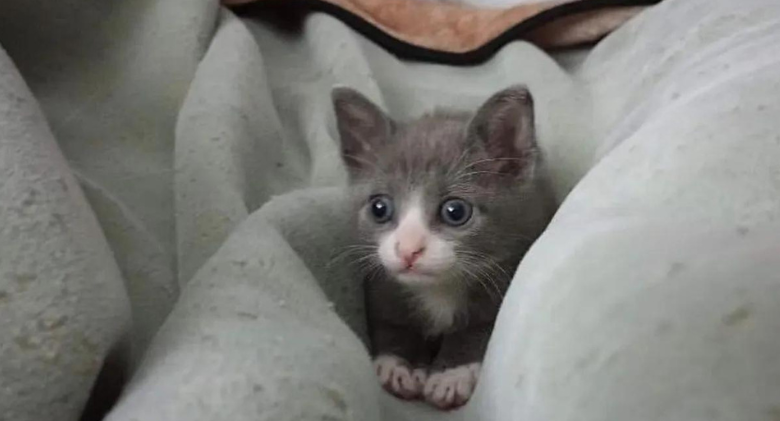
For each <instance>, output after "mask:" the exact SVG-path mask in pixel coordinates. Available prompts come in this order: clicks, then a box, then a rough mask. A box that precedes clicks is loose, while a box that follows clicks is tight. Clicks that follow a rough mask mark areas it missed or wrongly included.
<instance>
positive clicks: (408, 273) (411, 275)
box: [395, 266, 436, 282]
mask: <svg viewBox="0 0 780 421" xmlns="http://www.w3.org/2000/svg"><path fill="white" fill-rule="evenodd" d="M395 276H396V277H397V278H398V279H399V280H401V281H407V282H426V281H428V282H429V281H433V280H435V279H436V274H435V273H433V272H430V271H426V270H421V269H419V268H416V267H414V266H412V267H405V268H401V269H399V270H397V271H396V272H395Z"/></svg>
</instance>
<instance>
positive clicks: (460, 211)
mask: <svg viewBox="0 0 780 421" xmlns="http://www.w3.org/2000/svg"><path fill="white" fill-rule="evenodd" d="M471 213H472V208H471V204H470V203H469V202H467V201H465V200H463V199H449V200H446V201H445V202H444V203H442V205H441V209H440V210H439V216H440V217H441V220H442V221H443V222H444V223H445V224H447V225H450V226H453V227H459V226H461V225H463V224H465V223H466V222H468V221H469V219H471Z"/></svg>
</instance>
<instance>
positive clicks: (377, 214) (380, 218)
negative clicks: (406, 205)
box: [368, 195, 393, 224]
mask: <svg viewBox="0 0 780 421" xmlns="http://www.w3.org/2000/svg"><path fill="white" fill-rule="evenodd" d="M368 210H369V212H371V216H373V217H374V220H375V221H376V222H378V223H380V224H383V223H385V222H388V221H389V220H391V219H393V200H392V199H390V198H389V197H387V196H384V195H381V196H374V197H372V198H371V202H370V203H369V206H368Z"/></svg>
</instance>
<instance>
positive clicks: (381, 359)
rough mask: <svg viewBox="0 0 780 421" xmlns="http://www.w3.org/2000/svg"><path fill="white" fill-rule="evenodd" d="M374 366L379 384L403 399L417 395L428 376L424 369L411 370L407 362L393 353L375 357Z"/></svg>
mask: <svg viewBox="0 0 780 421" xmlns="http://www.w3.org/2000/svg"><path fill="white" fill-rule="evenodd" d="M374 368H375V369H376V375H377V377H378V378H379V384H381V385H382V387H384V388H385V390H387V391H388V392H390V393H392V394H393V395H395V396H398V397H399V398H404V399H414V398H417V397H419V396H420V395H421V393H422V390H423V386H424V385H425V381H426V380H427V377H428V375H427V373H426V372H425V370H422V369H416V370H412V369H410V368H409V363H407V362H406V361H405V360H404V359H403V358H399V357H396V356H395V355H380V356H378V357H376V358H375V359H374Z"/></svg>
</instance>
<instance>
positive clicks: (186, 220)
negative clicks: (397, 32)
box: [0, 0, 780, 421]
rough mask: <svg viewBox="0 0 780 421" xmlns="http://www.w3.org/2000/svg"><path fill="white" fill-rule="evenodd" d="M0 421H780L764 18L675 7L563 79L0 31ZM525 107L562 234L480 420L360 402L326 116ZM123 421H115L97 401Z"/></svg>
mask: <svg viewBox="0 0 780 421" xmlns="http://www.w3.org/2000/svg"><path fill="white" fill-rule="evenodd" d="M0 45H1V46H2V52H0V175H1V176H0V414H1V415H0V419H8V420H14V421H17V420H18V421H27V420H31V421H38V420H54V419H56V420H62V421H68V420H79V419H83V420H96V419H100V417H101V416H103V415H104V414H107V417H106V419H107V420H110V421H131V420H188V421H189V420H192V421H197V420H236V421H238V420H253V421H256V420H274V421H281V420H300V419H306V420H308V419H320V420H360V421H363V420H392V421H396V420H475V419H476V420H482V421H509V420H516V421H520V420H523V421H531V420H539V421H564V420H577V421H591V420H593V421H596V420H625V419H631V420H668V421H672V420H688V421H696V420H701V421H704V420H715V419H722V420H737V419H738V420H744V421H752V420H755V421H759V420H764V421H768V420H774V419H778V417H780V398H778V396H780V395H778V393H777V391H778V390H780V339H778V335H777V332H778V331H780V300H778V297H780V277H779V276H778V273H780V261H779V260H778V259H777V255H778V252H779V251H780V237H778V235H777V233H778V232H780V226H779V224H778V217H779V216H780V170H778V168H779V167H778V165H777V163H778V162H780V119H778V118H776V116H777V115H778V113H779V112H780V101H779V100H778V98H780V73H778V72H777V68H778V63H779V62H778V61H779V60H780V4H778V3H777V2H775V1H772V0H747V1H742V2H734V1H729V0H667V1H664V2H662V3H661V4H660V5H658V6H655V7H653V8H651V9H648V10H646V11H644V12H643V13H641V14H640V15H639V16H637V17H636V18H634V19H633V20H631V21H630V22H628V23H627V24H626V25H624V26H623V27H621V28H620V29H619V30H617V31H615V32H614V33H612V34H610V35H609V36H608V37H607V38H606V39H604V40H603V41H601V42H600V43H599V44H598V45H596V46H595V47H594V48H593V49H592V50H591V51H589V52H588V53H587V56H586V57H585V59H584V61H583V62H582V63H580V64H578V65H576V66H574V67H572V68H570V69H571V70H564V69H563V68H562V67H560V65H559V64H558V63H557V62H556V61H555V59H554V58H553V57H551V56H550V55H548V54H546V53H545V52H543V51H541V50H540V49H538V48H537V47H535V46H533V45H531V44H527V43H523V42H516V43H511V44H508V45H506V46H505V47H504V48H502V49H501V50H500V51H499V52H498V53H497V54H496V55H495V56H493V57H492V58H491V59H490V60H488V61H486V62H485V63H483V64H480V65H475V66H471V67H452V66H442V65H437V64H426V63H421V62H404V61H400V60H399V59H397V58H395V56H393V55H392V54H390V53H388V52H387V51H385V50H383V49H381V48H379V47H377V46H376V45H374V44H372V43H371V42H370V41H368V40H366V39H364V38H362V37H361V36H360V35H357V34H356V33H355V32H353V31H352V30H351V29H349V28H348V27H347V26H345V25H344V24H343V23H342V22H340V21H338V20H336V19H335V18H333V17H331V16H328V15H323V14H316V13H315V14H312V15H309V16H308V17H307V18H306V19H305V20H304V21H303V22H302V23H301V26H300V27H299V28H297V29H296V30H290V28H287V27H284V26H283V25H279V22H278V21H277V20H275V19H272V18H269V17H252V18H249V17H244V18H238V17H236V16H235V15H234V14H232V13H231V12H230V11H228V10H226V9H223V8H220V7H219V6H217V5H216V4H215V3H214V2H212V1H207V0H197V1H196V0H156V1H152V0H145V1H137V2H135V1H134V2H89V1H84V0H61V1H57V2H32V3H31V2H29V1H22V0H10V1H5V2H2V3H1V4H0ZM518 82H522V83H526V84H527V85H529V87H530V89H531V90H532V92H533V93H534V95H535V98H536V106H537V119H538V121H537V124H538V135H539V142H540V144H541V145H542V148H543V149H544V152H545V153H546V156H547V160H548V163H549V165H550V169H551V172H552V175H553V181H554V186H555V190H556V195H557V197H558V200H559V202H560V203H561V206H560V209H559V211H558V213H557V214H556V216H555V218H554V220H553V221H552V223H551V225H550V226H549V229H548V230H547V232H546V233H545V234H544V235H543V236H542V237H541V239H540V240H539V241H538V242H537V243H536V244H535V245H534V246H533V247H532V248H531V250H530V252H529V253H528V254H527V255H526V256H525V258H524V259H523V261H522V262H521V264H520V266H519V268H518V270H517V273H516V275H515V278H514V281H513V285H512V287H511V288H510V290H509V292H508V294H507V297H506V299H505V301H504V304H503V307H502V310H501V313H500V315H499V319H498V322H497V325H496V329H495V331H494V334H493V337H492V339H491V342H490V345H489V348H488V352H487V356H486V360H485V366H484V371H483V374H482V376H481V378H480V383H479V385H478V387H477V390H476V395H475V396H474V397H473V399H472V400H471V402H470V403H469V404H468V405H467V406H466V407H465V408H463V409H462V410H460V411H456V412H448V413H442V412H438V411H435V410H432V409H429V408H427V407H425V406H424V405H422V404H409V403H403V402H400V401H397V400H395V399H394V398H391V397H389V396H387V395H386V394H385V393H383V392H381V391H380V388H379V386H378V385H377V382H376V380H375V378H374V373H373V370H372V367H371V364H370V361H369V357H368V354H367V352H366V350H365V347H364V344H363V342H362V340H361V339H362V338H363V336H364V332H365V325H364V322H363V317H362V295H361V291H360V284H359V283H357V282H355V280H354V279H351V278H350V277H349V275H348V272H346V271H345V269H344V268H343V267H342V266H341V265H338V264H334V263H333V261H334V260H333V257H334V254H336V253H338V251H339V250H341V249H343V247H344V246H346V245H347V244H349V241H350V239H349V229H348V215H347V213H346V208H345V204H344V200H343V198H344V195H345V191H344V185H345V174H344V169H343V167H342V165H341V163H340V161H339V156H338V153H337V141H336V139H335V126H334V121H333V116H332V111H331V110H330V106H329V91H330V89H331V87H332V86H334V85H337V84H347V85H350V86H352V87H354V88H356V89H359V90H361V91H362V92H364V93H366V95H368V96H370V97H371V98H372V99H373V100H375V101H376V102H378V103H380V104H382V105H383V106H385V107H386V108H387V109H388V110H389V111H390V112H391V113H392V114H394V115H396V116H398V117H400V118H407V117H412V116H415V115H417V114H419V113H421V112H423V111H425V110H428V109H430V108H431V107H435V106H442V105H447V106H451V107H464V108H471V107H473V106H474V105H476V104H477V103H479V102H480V101H482V100H483V99H484V98H485V97H486V96H487V95H489V94H490V93H492V92H494V91H496V90H498V89H500V88H503V87H505V86H508V85H510V84H514V83H518ZM117 397H118V400H117V401H116V402H114V398H117Z"/></svg>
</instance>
